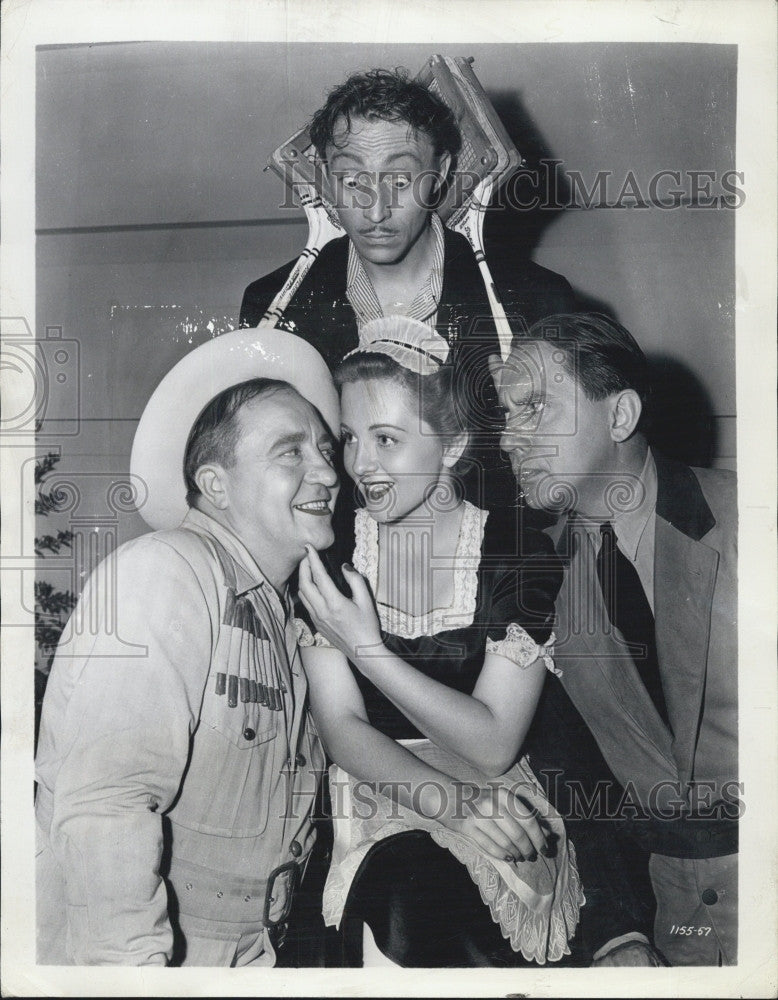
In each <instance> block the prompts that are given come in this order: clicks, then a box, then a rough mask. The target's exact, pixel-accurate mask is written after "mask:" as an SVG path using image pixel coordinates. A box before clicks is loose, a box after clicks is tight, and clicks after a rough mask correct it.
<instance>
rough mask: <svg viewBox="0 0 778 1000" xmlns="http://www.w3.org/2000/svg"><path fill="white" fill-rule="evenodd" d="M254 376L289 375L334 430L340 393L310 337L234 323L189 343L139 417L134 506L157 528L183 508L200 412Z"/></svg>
mask: <svg viewBox="0 0 778 1000" xmlns="http://www.w3.org/2000/svg"><path fill="white" fill-rule="evenodd" d="M252 378H272V379H279V380H281V381H284V382H288V383H289V384H290V385H291V386H293V387H294V388H295V389H296V390H297V391H298V392H299V393H300V395H301V396H303V397H304V398H305V399H307V400H308V401H309V402H310V403H312V404H313V405H314V406H315V407H316V409H317V410H318V411H319V413H320V414H321V415H322V417H323V418H324V420H325V421H326V422H327V424H328V425H329V428H330V430H331V431H332V433H333V435H335V436H336V437H337V434H338V431H339V426H340V412H339V404H338V395H337V392H336V391H335V386H334V384H333V382H332V376H331V375H330V372H329V369H328V368H327V365H326V363H325V361H324V359H323V358H322V356H321V355H320V354H319V352H318V351H317V350H316V348H315V347H312V346H311V345H310V344H309V343H307V342H306V341H304V340H302V339H301V338H300V337H297V336H295V335H294V334H292V333H287V332H286V331H285V330H278V329H276V328H274V327H261V326H260V327H255V328H253V329H250V330H233V331H231V332H230V333H224V334H222V335H221V336H220V337H215V338H214V339H213V340H209V341H208V342H207V343H205V344H202V345H201V346H200V347H197V348H195V350H193V351H191V352H190V353H189V354H187V355H186V356H185V357H183V358H182V359H181V361H179V362H178V364H177V365H176V366H175V367H174V368H172V369H171V370H170V371H169V372H168V373H167V375H165V377H164V378H163V379H162V381H161V382H160V383H159V385H158V386H157V388H156V389H155V390H154V393H153V394H152V396H151V399H149V402H148V404H147V405H146V408H145V410H144V411H143V414H142V416H141V418H140V421H139V423H138V428H137V430H136V432H135V439H134V441H133V445H132V456H131V458H130V474H131V476H132V477H133V480H134V481H135V482H139V483H140V484H142V485H141V487H140V489H138V490H137V491H136V492H137V494H138V495H139V496H142V497H143V499H142V501H139V503H138V510H139V512H140V514H141V516H142V517H143V519H144V521H145V522H146V523H147V524H148V525H149V526H150V527H151V528H154V529H155V530H161V529H165V528H175V527H178V525H179V524H180V523H181V521H182V520H183V519H184V517H185V515H186V512H187V509H188V508H187V504H186V484H185V481H184V453H185V451H186V445H187V441H188V440H189V434H190V432H191V430H192V427H193V426H194V424H195V421H196V420H197V418H198V417H199V416H200V414H201V413H202V411H203V410H204V409H205V407H206V406H207V405H208V403H210V402H211V400H212V399H214V397H216V396H218V395H219V393H220V392H223V391H224V390H225V389H229V388H230V387H231V386H233V385H238V384H240V383H241V382H246V381H248V380H249V379H252Z"/></svg>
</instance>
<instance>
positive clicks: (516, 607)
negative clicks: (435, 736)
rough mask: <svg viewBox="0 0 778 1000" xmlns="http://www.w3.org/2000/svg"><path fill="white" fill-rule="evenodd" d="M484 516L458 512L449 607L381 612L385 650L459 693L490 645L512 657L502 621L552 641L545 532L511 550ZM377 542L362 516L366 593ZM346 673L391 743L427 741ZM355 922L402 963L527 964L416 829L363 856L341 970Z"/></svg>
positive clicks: (469, 684)
mask: <svg viewBox="0 0 778 1000" xmlns="http://www.w3.org/2000/svg"><path fill="white" fill-rule="evenodd" d="M484 517H486V515H484V513H483V512H482V511H480V510H478V508H475V507H473V506H472V505H470V504H466V505H465V512H464V517H463V527H462V531H461V532H460V540H459V548H458V552H457V556H458V563H459V565H460V566H461V569H460V570H459V571H458V572H457V574H456V580H455V588H454V601H453V603H452V606H451V607H450V608H449V609H447V610H446V611H435V612H432V613H430V614H429V615H426V616H421V617H412V616H408V615H404V614H402V613H398V612H397V611H396V610H394V609H391V608H387V607H385V606H381V605H380V604H379V606H378V610H379V614H380V618H381V626H382V634H383V639H384V642H385V644H386V646H387V648H389V649H390V650H391V651H392V652H394V653H396V654H397V656H399V657H400V658H402V659H403V660H405V661H406V662H407V663H409V664H411V665H412V666H414V667H415V668H416V669H418V670H420V671H421V672H422V673H424V674H426V675H427V676H429V677H431V678H433V679H434V680H437V681H439V682H440V683H442V684H445V685H447V686H448V687H451V688H454V689H456V690H457V691H461V692H463V693H465V694H471V693H472V691H473V688H474V687H475V683H476V681H477V679H478V676H479V674H480V672H481V669H482V667H483V663H484V656H485V653H486V651H487V644H489V645H490V646H491V648H497V650H498V651H499V652H502V653H503V655H510V641H509V646H508V647H506V646H504V645H500V644H502V643H504V642H505V640H506V634H507V632H508V630H509V627H510V626H513V629H514V631H515V626H520V627H521V628H522V629H524V630H525V632H526V633H528V635H529V636H530V637H531V639H532V640H534V641H535V642H536V643H538V644H539V645H543V644H544V643H545V642H546V641H547V640H548V639H549V636H550V634H551V626H552V622H553V611H554V600H555V597H556V592H557V589H558V587H559V580H560V575H559V565H558V562H557V559H556V556H555V555H554V553H553V549H552V548H551V546H550V544H546V540H545V536H543V535H540V534H536V535H529V534H527V533H525V534H524V535H523V551H521V552H513V553H512V552H511V546H510V545H507V544H506V535H505V525H504V524H502V525H501V524H499V523H498V519H497V518H493V517H491V516H488V517H486V523H485V526H484V525H483V519H484ZM341 537H342V536H341ZM377 537H378V536H377V525H376V523H375V522H374V521H373V520H372V518H370V517H369V516H368V515H367V514H366V512H365V511H359V512H358V513H357V517H356V524H355V539H356V541H355V549H354V554H353V558H352V559H351V561H352V562H353V564H354V567H355V569H357V571H359V572H361V573H362V574H363V575H364V576H365V577H366V578H367V580H368V582H369V583H370V584H371V588H372V589H373V592H374V593H375V590H376V583H377V568H378V563H377V560H378V544H377ZM506 550H507V551H506ZM492 644H495V646H492ZM516 669H517V670H518V669H520V667H519V666H517V667H516ZM352 670H353V673H354V676H355V678H356V681H357V684H358V685H359V689H360V691H361V693H362V696H363V698H364V702H365V708H366V711H367V716H368V719H369V721H370V723H371V725H372V726H374V727H375V728H376V729H378V730H380V731H381V732H383V733H385V734H386V735H387V736H391V737H392V738H393V739H396V740H407V739H414V738H419V737H422V736H423V734H422V733H420V732H419V731H418V730H417V729H416V727H415V726H414V725H413V724H412V723H411V722H410V720H408V719H407V718H406V717H405V715H404V714H403V713H402V712H401V711H400V710H399V709H398V708H397V707H396V706H395V705H393V704H392V702H390V701H389V699H387V698H386V697H385V696H384V695H383V694H382V692H381V691H380V690H379V689H378V688H377V687H376V686H375V685H374V684H372V683H371V682H370V681H369V680H367V679H366V678H365V677H364V676H363V675H362V674H361V673H360V672H359V671H358V670H357V669H356V668H354V667H352ZM362 922H364V923H367V924H368V925H369V926H370V928H371V931H372V933H373V936H374V938H375V941H376V943H377V945H378V946H379V948H380V949H381V951H382V952H383V953H384V954H385V955H387V956H388V957H389V958H390V959H391V960H392V961H393V962H395V963H397V964H398V965H401V966H404V967H428V968H442V967H468V966H515V965H519V966H520V965H527V964H530V963H528V962H527V961H526V960H525V959H523V958H522V956H521V955H520V954H517V953H516V952H514V951H513V950H512V948H511V947H510V944H509V943H508V942H507V941H506V940H505V938H504V937H503V935H502V933H501V931H500V928H499V927H498V925H497V924H496V923H494V922H493V920H492V918H491V915H490V912H489V909H488V907H487V906H486V904H485V903H484V902H483V901H482V899H481V896H480V894H479V890H478V887H477V886H476V884H475V883H474V882H473V880H472V879H471V877H470V875H469V874H468V872H467V869H466V868H465V867H464V865H463V864H461V863H460V862H459V861H458V860H457V859H456V858H455V857H454V856H453V855H452V853H451V852H450V851H449V850H447V849H446V848H444V847H440V846H438V845H437V844H436V843H435V842H434V841H433V840H432V839H431V837H430V835H429V834H428V833H426V832H424V831H413V832H403V833H400V834H395V835H393V836H390V837H387V838H386V839H384V840H380V841H379V842H378V843H376V844H375V846H373V847H372V848H371V849H370V851H369V853H368V854H367V856H366V857H365V858H364V860H363V862H362V864H361V865H360V867H359V869H358V871H357V873H356V876H355V877H354V879H353V882H352V883H351V887H350V889H349V892H348V897H347V900H346V904H345V909H344V916H343V921H342V923H341V927H342V930H343V944H344V955H345V962H346V964H349V965H359V964H361V960H360V952H361V940H362Z"/></svg>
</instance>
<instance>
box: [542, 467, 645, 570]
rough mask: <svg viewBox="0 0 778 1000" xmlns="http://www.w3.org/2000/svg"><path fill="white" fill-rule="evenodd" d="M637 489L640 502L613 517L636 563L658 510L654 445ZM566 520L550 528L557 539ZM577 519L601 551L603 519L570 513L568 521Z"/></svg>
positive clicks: (622, 542)
mask: <svg viewBox="0 0 778 1000" xmlns="http://www.w3.org/2000/svg"><path fill="white" fill-rule="evenodd" d="M637 489H638V491H639V494H640V502H639V503H638V505H637V506H636V507H634V508H633V509H632V510H628V511H623V512H621V513H617V514H614V516H613V518H612V519H611V523H612V524H613V530H614V532H615V533H616V538H617V539H618V546H619V548H620V549H621V551H622V552H623V553H624V555H625V556H627V558H628V559H630V561H631V562H633V563H634V562H635V561H636V559H637V555H638V550H639V549H640V543H641V541H642V540H643V538H644V536H645V533H646V528H647V527H648V525H649V522H650V521H651V518H652V516H653V515H654V513H655V512H656V499H657V475H656V463H655V462H654V456H653V455H652V454H651V449H650V448H649V449H648V451H647V452H646V459H645V461H644V463H643V468H642V469H641V471H640V474H639V476H638V485H637ZM563 523H564V522H560V523H559V524H558V526H557V527H556V529H555V530H554V531H553V532H551V531H550V532H549V534H550V535H551V536H552V537H553V538H554V540H555V541H556V540H557V539H558V538H559V537H561V529H562V524H563ZM573 523H576V524H579V525H580V526H581V527H582V528H584V529H585V530H586V532H587V534H588V535H589V537H590V538H591V542H592V544H593V545H594V548H595V551H598V550H599V548H600V524H601V523H602V522H601V521H595V520H592V519H590V518H587V517H585V516H584V515H583V514H579V513H577V512H576V513H574V514H571V515H570V516H569V517H568V524H570V525H572V524H573Z"/></svg>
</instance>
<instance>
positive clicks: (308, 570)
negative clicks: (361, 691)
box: [299, 545, 383, 662]
mask: <svg viewBox="0 0 778 1000" xmlns="http://www.w3.org/2000/svg"><path fill="white" fill-rule="evenodd" d="M306 549H307V552H308V554H307V555H306V556H305V558H304V559H303V561H302V562H301V563H300V572H299V588H300V590H299V592H300V599H301V600H302V602H303V604H304V605H305V607H306V608H307V610H308V613H309V614H310V615H311V617H312V618H313V622H314V624H315V626H316V629H317V631H318V632H320V633H321V634H322V635H323V636H324V638H325V639H326V640H327V641H328V642H331V643H332V644H333V646H336V647H337V648H338V649H339V650H340V651H341V652H342V653H343V654H344V655H345V656H347V657H348V658H349V659H350V660H352V661H354V662H357V661H358V660H359V659H360V658H361V657H364V656H370V655H371V654H372V655H375V654H376V652H377V651H382V650H383V640H382V638H381V626H380V624H379V621H378V615H377V614H376V610H375V605H374V602H373V595H372V594H371V592H370V588H369V587H368V585H367V582H366V581H365V579H364V577H363V576H361V575H360V574H359V573H357V571H356V570H355V569H354V568H353V567H352V566H349V565H344V566H343V576H344V577H345V580H346V582H347V583H348V585H349V587H351V597H346V596H345V595H344V594H342V593H341V592H340V591H339V590H338V588H337V587H336V586H335V584H334V583H333V581H332V579H331V578H330V576H329V574H328V573H327V570H326V569H325V567H324V564H323V563H322V561H321V559H320V558H319V555H318V553H317V552H316V550H315V549H314V548H312V546H310V545H308V546H306Z"/></svg>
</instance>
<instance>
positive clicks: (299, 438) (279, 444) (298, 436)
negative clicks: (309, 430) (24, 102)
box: [269, 431, 306, 451]
mask: <svg viewBox="0 0 778 1000" xmlns="http://www.w3.org/2000/svg"><path fill="white" fill-rule="evenodd" d="M305 438H306V435H305V433H304V432H303V431H296V432H294V433H292V434H283V435H282V436H281V437H279V438H276V439H275V441H273V442H272V443H271V445H270V449H269V450H270V451H276V449H277V448H283V447H285V446H286V445H290V444H302V443H303V441H304V440H305Z"/></svg>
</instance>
